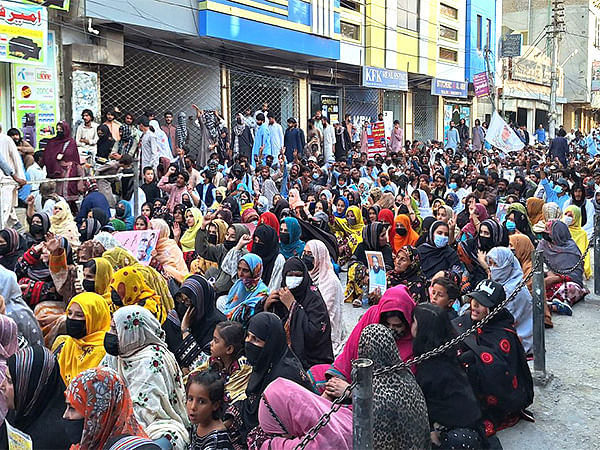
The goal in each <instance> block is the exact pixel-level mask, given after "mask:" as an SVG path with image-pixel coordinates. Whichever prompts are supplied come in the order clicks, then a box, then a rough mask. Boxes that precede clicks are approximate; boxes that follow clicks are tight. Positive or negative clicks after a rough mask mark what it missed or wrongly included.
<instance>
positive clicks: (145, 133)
mask: <svg viewBox="0 0 600 450" xmlns="http://www.w3.org/2000/svg"><path fill="white" fill-rule="evenodd" d="M138 124H139V127H140V131H141V132H142V138H141V147H142V167H152V168H153V169H154V170H156V167H157V166H158V154H159V148H158V142H157V141H156V135H155V134H154V133H153V132H152V130H151V129H150V121H149V120H148V118H147V117H145V116H142V117H141V118H140V119H139V121H138Z"/></svg>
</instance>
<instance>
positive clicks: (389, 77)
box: [362, 66, 408, 91]
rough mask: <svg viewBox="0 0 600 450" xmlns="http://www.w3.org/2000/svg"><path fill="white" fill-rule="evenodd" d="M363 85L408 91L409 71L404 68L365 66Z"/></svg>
mask: <svg viewBox="0 0 600 450" xmlns="http://www.w3.org/2000/svg"><path fill="white" fill-rule="evenodd" d="M362 85H363V86H364V87H370V88H376V89H390V90H396V91H408V73H407V72H404V71H402V70H394V69H381V68H379V67H369V66H363V72H362Z"/></svg>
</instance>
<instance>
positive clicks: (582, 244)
mask: <svg viewBox="0 0 600 450" xmlns="http://www.w3.org/2000/svg"><path fill="white" fill-rule="evenodd" d="M567 212H571V214H573V222H572V223H571V225H569V231H570V232H571V237H572V238H573V240H574V241H575V243H576V244H577V247H578V248H579V251H580V252H581V254H582V255H583V253H585V250H586V249H587V247H588V244H589V242H590V241H589V239H588V236H587V233H586V232H585V230H584V229H583V228H581V209H580V208H579V206H575V205H571V206H568V207H567V208H566V209H565V213H567ZM565 217H566V216H563V219H562V220H563V221H564V220H565ZM583 273H584V274H585V278H586V279H588V280H589V279H590V277H591V276H592V262H591V258H590V252H588V254H587V255H585V259H584V260H583Z"/></svg>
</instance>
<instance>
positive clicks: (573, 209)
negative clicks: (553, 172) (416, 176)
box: [0, 205, 592, 280]
mask: <svg viewBox="0 0 600 450" xmlns="http://www.w3.org/2000/svg"><path fill="white" fill-rule="evenodd" d="M562 220H563V222H564V223H565V224H566V225H567V226H568V227H569V232H570V233H571V237H572V238H573V240H574V241H575V243H576V244H577V247H578V248H579V251H580V252H581V254H582V255H583V254H584V253H585V251H586V250H587V248H588V246H589V244H590V241H589V239H588V235H587V233H586V232H585V230H584V229H583V228H582V227H581V209H580V208H579V206H575V205H571V206H567V208H566V209H565V213H564V216H563V219H562ZM0 233H1V232H0ZM583 274H584V275H585V278H586V280H589V279H590V278H591V276H592V262H591V252H588V254H587V255H585V259H584V260H583Z"/></svg>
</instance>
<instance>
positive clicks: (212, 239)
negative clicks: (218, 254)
mask: <svg viewBox="0 0 600 450" xmlns="http://www.w3.org/2000/svg"><path fill="white" fill-rule="evenodd" d="M206 240H207V241H208V243H209V244H212V245H216V243H217V235H216V234H209V235H208V236H207V237H206Z"/></svg>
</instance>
